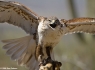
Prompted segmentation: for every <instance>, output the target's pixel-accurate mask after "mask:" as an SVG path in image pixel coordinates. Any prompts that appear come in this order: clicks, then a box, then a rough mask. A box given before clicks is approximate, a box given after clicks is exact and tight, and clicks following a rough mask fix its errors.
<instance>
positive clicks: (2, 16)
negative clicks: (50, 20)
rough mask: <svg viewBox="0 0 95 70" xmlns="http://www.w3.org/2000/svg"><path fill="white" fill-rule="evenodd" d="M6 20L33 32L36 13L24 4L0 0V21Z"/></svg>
mask: <svg viewBox="0 0 95 70" xmlns="http://www.w3.org/2000/svg"><path fill="white" fill-rule="evenodd" d="M4 22H7V23H9V24H13V25H15V26H18V27H21V28H22V29H24V30H25V31H26V32H27V33H29V34H33V33H35V31H36V29H37V26H38V15H36V14H35V13H34V12H32V11H31V10H30V9H28V8H27V7H25V6H24V5H22V4H20V3H17V2H12V1H0V23H4Z"/></svg>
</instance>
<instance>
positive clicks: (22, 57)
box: [2, 35, 38, 70]
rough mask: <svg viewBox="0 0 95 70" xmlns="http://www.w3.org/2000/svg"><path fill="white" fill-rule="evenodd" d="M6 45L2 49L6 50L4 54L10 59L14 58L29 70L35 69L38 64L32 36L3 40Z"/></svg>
mask: <svg viewBox="0 0 95 70" xmlns="http://www.w3.org/2000/svg"><path fill="white" fill-rule="evenodd" d="M2 42H3V43H6V45H4V46H3V49H5V50H6V54H7V55H9V56H10V57H11V59H12V60H16V61H17V62H18V65H21V66H23V65H25V66H27V67H29V68H30V69H31V70H35V67H37V66H38V61H36V59H35V56H34V53H35V48H36V40H34V38H33V36H32V35H31V36H25V37H22V38H17V39H11V40H3V41H2Z"/></svg>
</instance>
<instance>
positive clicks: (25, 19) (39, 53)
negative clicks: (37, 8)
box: [0, 1, 95, 70]
mask: <svg viewBox="0 0 95 70" xmlns="http://www.w3.org/2000/svg"><path fill="white" fill-rule="evenodd" d="M4 22H7V23H9V24H13V25H14V26H18V27H21V28H22V29H23V30H24V31H25V32H26V33H28V34H30V35H29V36H26V37H22V38H18V39H11V40H3V41H2V42H4V43H6V45H4V46H3V49H5V50H6V54H7V55H10V57H11V59H12V60H15V61H17V62H18V64H19V65H22V66H23V65H25V66H26V67H28V68H29V69H30V70H36V68H37V69H38V68H39V67H38V63H39V62H42V61H43V60H44V59H53V60H54V56H53V47H55V46H56V44H57V43H58V42H59V41H60V39H61V38H62V36H63V35H65V34H68V33H75V32H86V33H93V34H94V33H95V18H75V19H70V20H65V19H61V20H59V19H58V18H57V17H51V18H47V17H40V16H38V15H36V14H35V13H34V12H32V11H31V10H30V9H29V8H27V7H25V6H24V5H22V4H20V3H17V2H12V1H0V23H4Z"/></svg>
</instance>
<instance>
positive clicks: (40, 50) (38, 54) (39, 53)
mask: <svg viewBox="0 0 95 70" xmlns="http://www.w3.org/2000/svg"><path fill="white" fill-rule="evenodd" d="M43 56H44V54H43V48H42V46H41V45H38V46H37V47H36V51H35V57H36V59H37V60H38V61H39V62H40V64H39V65H41V64H43V60H44V58H43Z"/></svg>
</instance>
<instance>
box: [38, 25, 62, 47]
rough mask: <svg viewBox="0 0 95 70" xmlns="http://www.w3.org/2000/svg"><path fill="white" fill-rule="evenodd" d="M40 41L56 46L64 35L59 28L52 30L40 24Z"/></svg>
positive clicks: (46, 44) (45, 44)
mask: <svg viewBox="0 0 95 70" xmlns="http://www.w3.org/2000/svg"><path fill="white" fill-rule="evenodd" d="M38 36H39V43H40V44H42V43H43V44H44V46H55V45H56V44H57V43H58V42H59V41H60V38H61V37H62V34H61V33H60V31H58V30H51V29H50V28H48V27H46V28H44V27H43V26H42V25H40V26H38Z"/></svg>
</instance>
